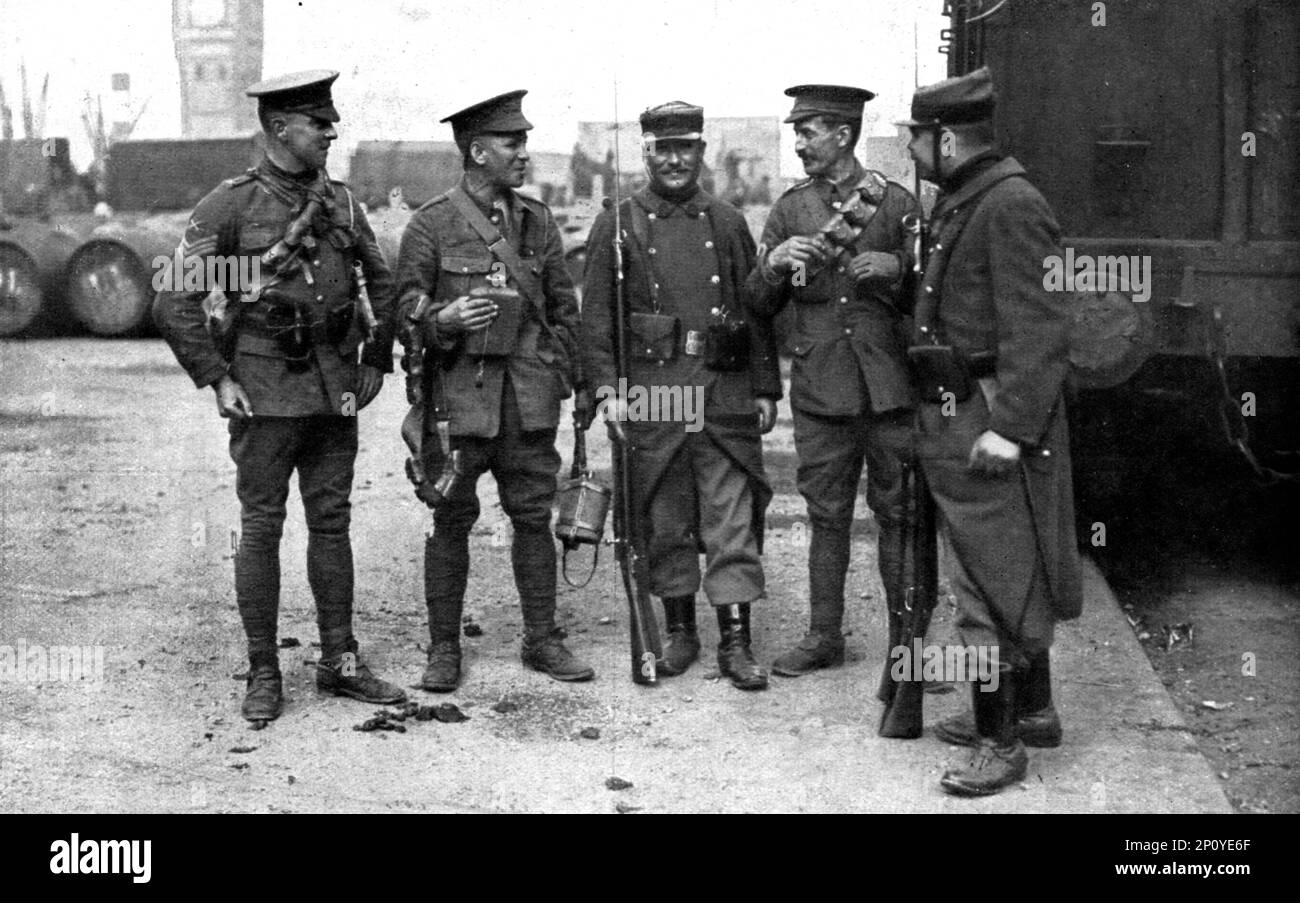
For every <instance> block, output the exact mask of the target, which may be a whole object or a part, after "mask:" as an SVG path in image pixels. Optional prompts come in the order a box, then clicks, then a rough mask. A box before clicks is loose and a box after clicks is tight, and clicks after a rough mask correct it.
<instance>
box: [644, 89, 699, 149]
mask: <svg viewBox="0 0 1300 903" xmlns="http://www.w3.org/2000/svg"><path fill="white" fill-rule="evenodd" d="M641 136H642V138H643V139H644V140H645V142H646V144H647V145H648V144H649V143H650V142H653V141H666V140H668V139H670V138H676V139H677V140H678V141H698V140H699V139H700V138H702V137H703V136H704V107H697V106H695V105H694V104H689V103H687V102H686V101H684V100H670V101H669V102H668V103H665V104H660V105H659V106H657V107H651V108H650V109H648V110H646V111H645V112H644V113H642V114H641Z"/></svg>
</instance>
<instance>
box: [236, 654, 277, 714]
mask: <svg viewBox="0 0 1300 903" xmlns="http://www.w3.org/2000/svg"><path fill="white" fill-rule="evenodd" d="M282 711H284V683H283V681H282V679H281V677H280V663H279V661H278V660H277V658H276V656H275V655H270V656H265V655H252V656H249V665H248V689H247V691H246V692H245V693H244V704H243V706H242V707H241V709H240V713H241V714H242V715H243V716H244V717H245V718H246V719H248V720H249V721H274V720H275V719H276V718H279V717H280V713H281V712H282Z"/></svg>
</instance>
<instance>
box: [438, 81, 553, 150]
mask: <svg viewBox="0 0 1300 903" xmlns="http://www.w3.org/2000/svg"><path fill="white" fill-rule="evenodd" d="M527 93H528V92H527V91H524V90H519V91H507V92H506V93H505V94H498V95H497V96H496V97H489V98H488V99H487V100H481V101H479V102H478V103H476V104H473V105H471V106H468V107H466V108H465V109H463V110H461V111H460V112H458V113H452V114H451V115H450V116H447V117H445V118H443V119H441V120H439V121H440V122H450V123H451V131H452V134H453V135H455V137H456V140H457V141H458V142H459V141H461V140H468V139H470V138H473V137H474V136H475V135H482V134H484V133H486V132H523V131H527V130H528V129H531V128H532V127H533V124H532V123H531V122H529V121H528V120H527V119H525V118H524V104H523V98H524V95H525V94H527Z"/></svg>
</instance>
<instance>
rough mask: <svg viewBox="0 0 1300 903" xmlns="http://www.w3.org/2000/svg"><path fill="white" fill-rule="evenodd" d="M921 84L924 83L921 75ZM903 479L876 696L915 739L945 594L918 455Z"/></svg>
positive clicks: (902, 732) (919, 271) (915, 220)
mask: <svg viewBox="0 0 1300 903" xmlns="http://www.w3.org/2000/svg"><path fill="white" fill-rule="evenodd" d="M913 44H914V46H913V67H914V68H915V67H917V66H918V64H917V61H916V55H915V54H916V49H915V36H914V38H913ZM917 82H918V84H919V76H918V77H917ZM934 132H935V135H934V145H933V148H934V152H935V156H934V157H933V160H934V164H935V166H936V167H937V166H938V159H939V158H938V151H939V138H938V129H935V130H934ZM912 185H913V189H914V192H915V197H916V209H917V212H916V213H915V214H910V213H909V214H908V215H907V216H904V217H903V226H904V228H906V229H907V231H908V233H909V234H910V235H911V236H912V242H913V245H912V251H913V253H912V273H911V276H912V278H911V289H912V291H913V292H914V295H915V298H916V302H918V303H919V302H920V301H921V293H922V288H923V280H922V277H923V276H924V274H925V266H926V262H927V261H926V253H927V251H928V245H929V224H928V223H926V221H925V208H924V207H923V206H922V205H921V171H920V168H919V167H916V166H913V169H912ZM914 309H915V305H914ZM903 481H904V491H905V492H907V494H908V508H909V510H908V515H909V517H908V522H909V523H910V524H911V530H910V531H909V535H908V536H907V538H906V539H905V540H904V543H903V556H902V558H903V561H902V564H901V565H900V571H901V574H902V579H903V580H904V581H906V582H907V586H906V589H905V591H904V592H902V593H899V594H897V595H898V596H901V597H902V599H901V604H902V606H903V610H902V611H894V610H892V609H891V610H890V612H889V643H890V646H889V649H888V650H887V651H886V653H885V670H884V673H883V674H882V675H881V678H880V689H879V691H878V692H877V694H876V695H877V698H879V699H880V701H881V702H883V703H884V704H885V711H884V712H883V713H882V714H881V716H880V730H879V733H880V736H882V737H889V738H892V739H898V740H911V739H914V738H916V737H919V736H921V731H922V708H923V705H924V702H925V683H924V681H922V680H913V679H912V676H913V675H914V674H915V673H916V672H917V671H918V670H919V669H918V668H917V667H916V663H915V662H914V661H913V660H912V658H913V656H915V654H916V653H917V652H918V651H919V648H918V644H920V643H924V642H925V632H926V630H928V629H929V627H930V617H931V616H932V615H933V614H934V606H935V604H936V603H937V602H938V598H939V543H938V535H937V523H936V513H935V507H934V498H933V497H932V496H931V495H930V487H929V485H928V484H927V483H926V480H925V473H924V471H923V470H922V468H921V466H920V462H919V461H916V460H915V459H914V460H912V461H907V462H905V463H904V465H903ZM909 565H910V568H909ZM909 572H910V578H909ZM897 650H901V655H902V656H903V657H902V659H901V661H902V662H904V663H906V664H908V665H910V666H911V667H909V668H908V669H907V670H908V671H910V672H912V673H911V674H907V673H905V674H903V675H902V676H901V679H900V680H895V679H894V677H893V674H892V668H893V664H894V655H895V652H896V651H897Z"/></svg>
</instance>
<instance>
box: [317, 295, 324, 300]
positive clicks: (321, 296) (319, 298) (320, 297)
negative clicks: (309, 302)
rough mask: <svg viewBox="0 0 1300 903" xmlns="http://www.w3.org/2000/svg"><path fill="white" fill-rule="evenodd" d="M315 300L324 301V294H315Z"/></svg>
mask: <svg viewBox="0 0 1300 903" xmlns="http://www.w3.org/2000/svg"><path fill="white" fill-rule="evenodd" d="M316 300H317V301H324V300H325V296H324V295H317V296H316Z"/></svg>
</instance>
